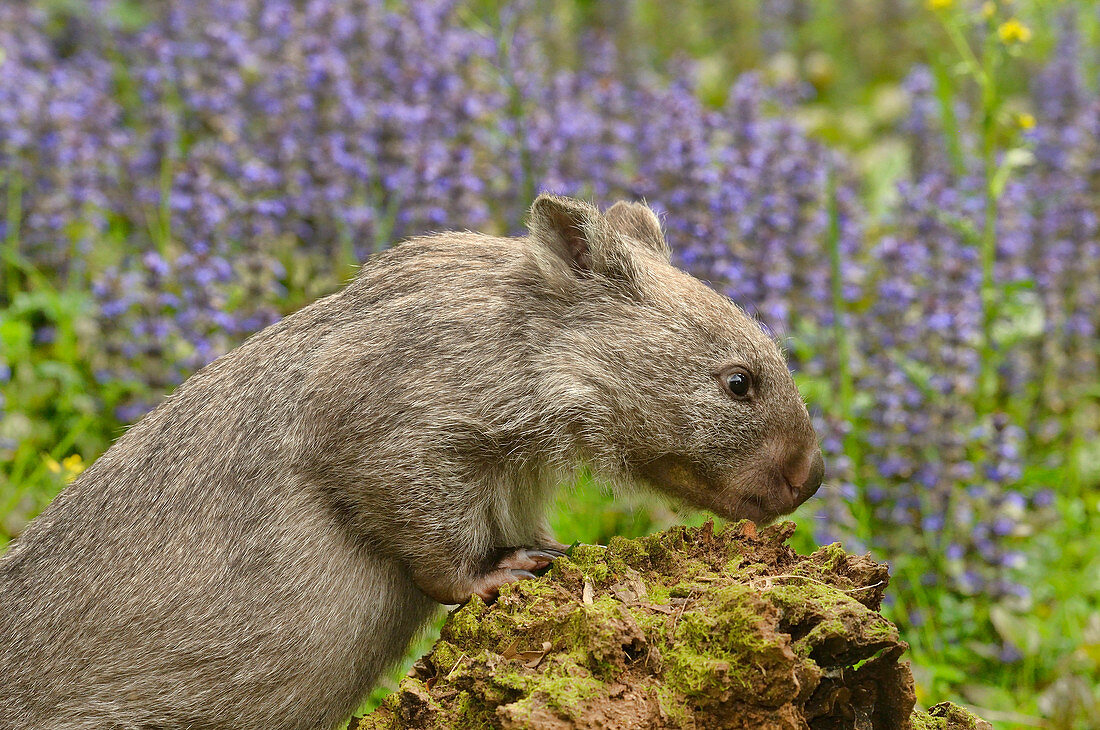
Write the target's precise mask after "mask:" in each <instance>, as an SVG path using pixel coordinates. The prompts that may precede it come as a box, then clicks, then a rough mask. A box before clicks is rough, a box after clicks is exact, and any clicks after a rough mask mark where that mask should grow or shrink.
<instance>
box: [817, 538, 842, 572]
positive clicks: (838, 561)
mask: <svg viewBox="0 0 1100 730" xmlns="http://www.w3.org/2000/svg"><path fill="white" fill-rule="evenodd" d="M810 562H811V563H815V564H817V565H820V566H821V570H822V571H828V572H830V573H835V572H836V571H837V570H838V569H840V568H843V567H844V565H845V563H847V562H848V553H846V552H845V551H844V548H843V547H841V546H840V543H839V542H834V543H831V544H829V545H825V546H823V547H820V548H818V549H817V550H815V551H814V552H813V553H812V554H811V555H810Z"/></svg>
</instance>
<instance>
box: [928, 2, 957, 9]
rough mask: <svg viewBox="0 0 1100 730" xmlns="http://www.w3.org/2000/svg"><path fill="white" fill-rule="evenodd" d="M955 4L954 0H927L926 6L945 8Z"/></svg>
mask: <svg viewBox="0 0 1100 730" xmlns="http://www.w3.org/2000/svg"><path fill="white" fill-rule="evenodd" d="M954 4H955V0H928V7H930V8H932V9H933V10H946V9H947V8H949V7H951V6H952V5H954Z"/></svg>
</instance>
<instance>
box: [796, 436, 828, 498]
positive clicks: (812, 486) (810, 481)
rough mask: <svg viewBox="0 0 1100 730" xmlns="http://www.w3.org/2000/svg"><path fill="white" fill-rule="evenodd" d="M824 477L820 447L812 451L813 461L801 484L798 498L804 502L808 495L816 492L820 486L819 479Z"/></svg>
mask: <svg viewBox="0 0 1100 730" xmlns="http://www.w3.org/2000/svg"><path fill="white" fill-rule="evenodd" d="M824 478H825V457H824V456H822V455H821V449H818V450H817V451H816V452H815V453H814V460H813V463H812V464H810V473H809V474H808V475H807V476H806V481H805V482H803V484H802V494H801V495H800V497H799V498H800V500H801V501H803V502H805V501H806V500H807V499H809V498H810V497H812V496H814V494H816V493H817V490H818V489H820V488H821V481H822V480H823V479H824Z"/></svg>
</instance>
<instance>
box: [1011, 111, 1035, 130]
mask: <svg viewBox="0 0 1100 730" xmlns="http://www.w3.org/2000/svg"><path fill="white" fill-rule="evenodd" d="M1016 123H1017V124H1019V125H1020V129H1034V128H1035V117H1034V116H1032V115H1031V114H1028V113H1027V112H1022V113H1020V114H1017V115H1016Z"/></svg>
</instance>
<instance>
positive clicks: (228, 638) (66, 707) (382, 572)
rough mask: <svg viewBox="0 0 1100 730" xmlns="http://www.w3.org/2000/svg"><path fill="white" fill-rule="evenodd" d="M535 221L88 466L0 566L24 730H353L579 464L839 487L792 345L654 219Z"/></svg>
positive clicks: (583, 210) (391, 263)
mask: <svg viewBox="0 0 1100 730" xmlns="http://www.w3.org/2000/svg"><path fill="white" fill-rule="evenodd" d="M530 229H531V235H530V236H529V237H527V238H520V239H509V238H492V237H488V236H482V235H476V234H471V233H450V234H443V235H438V236H431V237H425V238H418V239H414V240H411V241H408V242H406V243H403V244H401V245H399V246H397V247H395V248H393V249H391V250H389V251H386V252H383V253H380V254H378V255H377V256H375V257H373V258H372V259H371V261H370V262H369V263H367V264H366V265H365V266H364V267H363V268H362V270H361V272H360V273H359V275H358V277H357V278H356V279H355V280H354V281H353V282H352V283H351V284H350V285H349V286H348V287H347V288H345V289H344V290H343V291H341V292H339V293H337V294H334V295H332V296H330V297H327V298H325V299H322V300H320V301H318V302H315V303H314V304H312V305H310V306H308V307H306V308H304V309H302V310H301V311H299V312H297V313H295V314H293V315H291V316H288V317H286V318H285V319H284V320H282V321H281V322H279V323H277V324H275V325H273V326H271V327H269V328H267V329H266V330H264V331H262V332H260V333H259V334H257V335H255V336H254V337H252V338H251V339H249V340H248V341H247V342H245V343H244V344H243V345H241V346H240V347H239V348H237V349H236V350H234V351H233V352H231V353H229V354H227V355H225V356H224V357H222V358H219V359H218V360H217V361H215V362H214V363H212V364H210V365H209V366H207V367H205V368H203V369H202V370H201V371H199V372H198V373H197V374H195V375H194V377H192V378H191V379H189V380H188V381H187V382H186V383H184V384H183V385H182V386H180V387H179V389H178V390H177V391H176V392H175V393H174V394H172V395H171V396H170V397H168V398H167V399H166V400H165V401H164V402H163V403H162V404H161V405H160V406H159V407H157V408H156V409H155V410H154V411H153V412H152V413H150V414H149V415H148V416H146V417H145V418H144V419H142V420H141V421H140V422H139V423H137V424H136V425H135V426H133V427H132V428H131V429H130V430H129V431H128V432H127V433H126V434H125V435H124V436H123V437H122V438H120V439H119V440H118V442H117V443H116V444H115V445H114V446H113V447H112V448H111V449H110V450H108V451H107V453H105V454H104V455H103V456H102V457H100V458H99V459H98V460H97V461H96V462H95V463H94V464H92V466H91V467H90V468H89V469H88V470H87V471H86V472H85V473H84V474H82V475H81V476H80V478H79V479H77V480H76V482H75V483H73V484H72V485H71V486H70V487H69V488H68V489H66V490H65V491H64V492H63V493H62V494H61V495H60V496H59V497H58V498H57V499H56V500H55V501H54V503H53V504H52V505H51V506H50V507H49V508H48V509H47V510H46V511H45V512H44V513H43V514H42V515H41V516H40V517H39V518H38V519H37V520H35V521H34V522H33V523H32V524H31V525H30V527H29V528H28V529H27V531H26V532H25V534H23V535H22V536H21V537H20V538H19V539H18V540H17V541H16V542H15V543H14V544H13V545H12V547H11V549H10V550H9V551H8V553H7V554H6V555H5V556H3V558H0V727H2V728H12V729H14V730H24V729H30V728H35V729H37V730H46V729H52V728H57V729H58V730H60V728H66V729H67V730H88V729H91V728H111V729H115V730H169V729H179V730H183V729H184V728H189V729H192V730H201V729H203V728H220V729H229V728H233V729H237V728H239V729H241V730H244V729H246V728H247V729H248V730H254V729H255V728H261V727H263V728H285V729H287V730H291V729H300V730H306V729H307V728H308V729H312V728H331V727H334V726H335V725H336V724H337V723H338V722H339V721H341V720H342V719H344V718H346V717H347V716H348V715H349V714H350V713H351V712H352V710H353V709H354V708H355V707H356V704H357V703H358V702H359V701H360V700H361V699H362V698H363V696H364V695H365V694H366V693H367V692H368V690H369V689H370V688H371V687H372V686H373V685H374V684H375V682H376V681H377V680H378V678H379V676H380V675H382V674H383V673H384V672H385V671H387V670H388V669H389V668H390V667H392V665H393V664H394V663H395V661H396V660H398V659H399V658H400V657H401V655H402V654H403V652H404V651H405V649H406V647H407V646H408V644H409V641H410V639H411V638H412V637H413V635H414V634H415V633H416V632H417V631H418V630H419V629H420V627H422V626H423V625H424V623H425V622H426V621H427V620H428V618H429V617H430V616H431V615H432V613H433V612H434V611H435V610H436V609H437V608H438V603H437V601H442V602H459V601H463V600H466V599H467V598H469V597H470V596H471V595H472V594H474V593H477V594H479V595H482V596H484V597H486V598H490V599H491V598H492V596H493V595H494V593H495V591H496V590H497V588H499V586H500V585H501V584H503V583H505V582H508V581H510V580H516V579H519V578H522V577H525V576H526V575H528V573H526V572H525V571H527V570H531V569H535V568H538V567H541V566H543V565H545V564H547V563H548V562H549V560H550V559H552V557H553V555H554V553H553V550H554V549H555V548H557V547H560V546H559V545H558V543H556V542H555V541H554V539H553V538H552V536H551V535H550V532H549V530H548V528H547V524H546V520H545V516H544V508H545V505H546V502H547V499H548V498H549V496H550V493H551V488H552V487H553V485H554V484H556V483H557V482H558V480H559V479H560V478H561V477H562V476H563V475H567V474H568V473H569V472H570V471H571V470H573V469H575V468H576V467H577V466H578V465H579V464H586V465H588V466H590V467H591V468H593V469H594V470H595V471H596V472H597V473H599V474H601V475H603V476H605V477H606V478H609V479H612V480H615V481H618V482H641V483H646V484H650V485H652V486H654V487H656V488H658V489H662V490H664V491H666V492H668V493H670V494H672V495H675V496H679V497H682V498H685V499H687V500H689V501H691V502H693V503H695V504H698V505H701V506H703V507H707V508H709V509H712V510H714V511H715V512H717V513H719V514H722V515H725V516H727V517H740V516H748V517H752V518H754V519H770V518H772V517H774V516H775V515H777V514H780V513H783V512H787V511H790V510H791V509H793V508H794V507H795V506H797V504H798V503H799V502H801V501H802V500H803V499H805V498H806V497H807V496H809V494H811V493H812V492H813V491H814V490H815V489H816V488H817V485H818V484H819V483H820V481H821V462H820V452H818V451H817V448H816V442H815V436H814V433H813V429H812V428H811V426H810V421H809V417H808V415H807V413H806V409H805V406H804V405H803V403H802V400H801V399H800V397H799V395H798V392H797V390H796V388H795V386H794V383H793V381H792V379H791V376H790V374H789V372H788V370H787V367H786V365H785V363H784V360H783V357H782V355H781V353H780V351H779V349H778V348H777V347H776V345H775V343H774V342H772V340H771V339H769V338H768V337H766V336H765V335H764V334H763V332H762V331H761V330H760V329H759V328H758V327H757V326H756V324H755V323H753V322H752V321H751V320H750V319H749V318H748V317H746V316H745V314H744V313H742V312H741V310H740V309H738V308H737V307H736V306H734V305H733V304H732V303H730V302H729V301H728V300H727V299H726V298H725V297H722V296H720V295H718V294H716V293H715V292H713V291H712V290H710V289H708V288H707V287H706V286H704V285H703V284H701V283H700V282H698V281H697V280H695V279H693V278H691V277H690V276H688V275H686V274H684V273H682V272H680V271H678V270H676V269H675V268H673V267H672V266H671V265H670V264H669V262H668V247H667V244H666V243H665V241H664V238H663V236H662V235H661V231H660V227H659V224H658V222H657V219H656V217H655V216H654V215H653V213H652V212H651V211H650V210H649V209H648V208H646V207H645V206H642V205H637V204H627V203H620V204H617V205H616V206H614V207H613V208H612V209H611V210H609V211H607V213H606V214H601V213H600V212H599V211H598V210H596V209H595V208H593V207H591V206H589V205H587V204H585V203H582V202H579V201H575V200H570V199H565V198H555V197H551V196H542V197H540V198H539V199H538V200H537V201H535V204H534V206H533V207H532V211H531V218H530ZM731 364H738V365H741V366H743V367H745V368H746V369H747V370H748V371H750V372H751V373H752V375H753V384H754V391H753V394H752V397H751V399H749V400H739V399H736V398H733V397H731V396H730V394H729V393H727V392H726V391H725V390H723V387H722V384H721V382H720V380H719V373H720V372H721V371H722V370H723V368H727V367H728V366H730V365H731ZM792 475H793V476H792ZM789 483H790V484H794V485H796V486H795V487H791V486H789ZM522 548H532V549H530V550H523V549H522ZM540 548H541V549H542V550H539V549H540ZM546 549H549V552H546ZM433 598H434V599H435V600H433Z"/></svg>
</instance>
